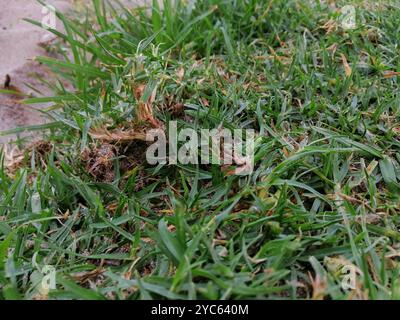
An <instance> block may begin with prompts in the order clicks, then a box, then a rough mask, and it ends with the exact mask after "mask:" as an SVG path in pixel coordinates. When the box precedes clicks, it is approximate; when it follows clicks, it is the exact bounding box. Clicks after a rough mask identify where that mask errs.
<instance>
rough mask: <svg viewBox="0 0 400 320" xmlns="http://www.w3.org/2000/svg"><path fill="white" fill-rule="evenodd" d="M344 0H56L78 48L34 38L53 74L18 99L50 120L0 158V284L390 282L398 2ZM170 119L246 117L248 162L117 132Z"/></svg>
mask: <svg viewBox="0 0 400 320" xmlns="http://www.w3.org/2000/svg"><path fill="white" fill-rule="evenodd" d="M345 4H349V3H348V1H346V2H344V1H338V2H335V4H333V5H329V4H328V2H325V1H321V2H319V1H307V0H301V1H294V0H290V1H278V0H275V1H273V0H271V1H255V0H235V1H233V0H205V1H187V2H184V1H178V2H173V1H168V0H165V1H164V2H163V4H162V5H161V6H160V5H159V4H158V3H157V1H153V4H152V6H151V7H150V8H142V7H139V8H135V9H132V10H131V9H127V8H126V7H124V6H122V5H119V4H118V2H117V1H113V2H112V3H108V2H107V3H106V4H103V3H102V2H101V1H98V0H94V1H93V6H91V8H89V9H88V11H87V12H81V13H79V14H77V15H75V16H72V17H65V16H64V15H63V14H61V13H58V21H59V22H62V23H63V25H64V29H65V32H64V33H60V32H57V31H55V30H53V32H54V33H55V34H56V35H58V36H59V37H60V43H59V46H60V47H61V48H62V47H66V48H69V50H70V52H71V53H72V54H71V55H68V54H65V52H66V50H61V51H60V52H62V53H64V57H63V58H60V59H55V58H48V57H42V58H38V61H40V62H42V63H43V64H46V65H47V66H49V67H50V68H51V69H53V70H54V77H57V78H59V79H60V81H59V82H57V83H56V84H55V85H54V86H53V92H54V96H52V97H35V98H29V99H27V100H25V103H27V104H34V103H39V102H43V101H46V102H48V101H50V102H53V106H52V107H51V108H49V110H47V112H48V114H49V116H50V117H51V119H52V122H50V123H47V124H46V125H44V126H36V127H33V128H22V129H19V130H24V129H38V130H44V131H43V140H41V141H40V142H37V143H34V144H33V145H31V146H30V147H28V148H25V149H24V152H22V153H20V154H18V155H17V156H14V157H12V161H11V160H10V159H8V161H5V160H7V159H5V158H6V155H5V154H3V155H2V158H1V161H0V163H2V166H1V168H0V288H1V293H0V297H1V298H2V299H12V298H21V299H43V298H45V299H46V298H48V299H153V298H161V299H253V298H268V299H399V298H400V282H399V279H400V278H399V275H400V264H399V255H400V251H399V250H400V245H399V244H400V231H399V225H400V183H399V181H400V122H399V117H400V108H399V105H400V96H399V78H398V72H400V59H399V48H398V34H399V32H400V3H399V2H398V1H385V2H383V1H382V2H381V3H378V4H376V3H375V2H372V1H371V2H369V1H368V2H366V1H354V2H353V5H354V7H355V8H356V15H357V21H356V22H357V23H356V28H355V29H351V30H344V29H343V28H342V26H341V22H340V19H341V14H340V8H341V7H342V5H345ZM160 8H162V9H160ZM31 22H32V23H36V24H37V22H34V21H31ZM61 80H62V81H61ZM65 80H67V81H70V82H71V83H72V84H73V85H74V88H75V91H73V92H70V91H68V90H66V89H65V88H64V87H63V84H62V83H63V81H65ZM152 92H155V93H156V94H155V96H153V98H154V99H152V105H151V107H152V110H151V114H147V118H146V117H145V118H143V114H141V106H142V105H143V103H144V102H145V101H147V99H148V98H149V97H150V95H151V94H152ZM143 119H144V120H143ZM146 119H147V121H146ZM171 119H175V120H177V121H178V126H179V127H180V128H184V127H191V128H195V129H196V130H200V128H216V127H218V126H219V125H221V124H222V125H223V126H225V127H227V128H230V129H235V128H253V129H255V130H256V132H257V140H256V149H255V170H254V172H253V173H252V174H250V175H248V176H245V177H240V176H233V175H227V174H225V172H224V171H223V170H222V169H221V168H220V167H219V166H217V165H210V166H204V165H199V166H195V165H183V164H177V165H158V166H150V165H148V164H147V163H146V161H145V160H144V156H143V155H144V152H145V148H146V144H145V143H144V142H143V141H140V140H134V139H133V138H129V137H131V136H132V135H131V134H132V133H133V132H137V131H138V130H147V129H148V128H149V126H150V125H149V123H150V122H151V121H156V122H154V123H159V124H160V123H167V121H169V120H171ZM150 120H151V121H150ZM112 134H114V138H112ZM110 135H111V138H110ZM118 135H119V136H118ZM121 136H124V137H126V136H128V138H126V139H125V140H123V139H119V138H121ZM118 137H119V138H118ZM122 140H123V141H122ZM8 158H9V157H8ZM45 265H50V266H53V267H54V268H55V270H56V275H57V278H56V288H55V289H54V290H50V291H47V290H43V288H40V283H41V280H42V277H43V270H42V268H43V266H45ZM349 266H350V268H353V269H354V270H356V271H357V278H356V283H355V285H356V286H355V288H354V289H353V290H347V291H346V290H343V288H342V286H341V283H342V281H343V277H344V276H345V274H344V273H343V270H344V269H343V268H344V267H349Z"/></svg>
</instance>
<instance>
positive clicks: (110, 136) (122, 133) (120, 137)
mask: <svg viewBox="0 0 400 320" xmlns="http://www.w3.org/2000/svg"><path fill="white" fill-rule="evenodd" d="M89 134H90V136H91V137H92V138H94V139H98V140H102V141H105V142H126V141H133V140H142V141H146V132H144V131H138V130H135V129H129V130H122V129H116V130H113V131H108V130H107V129H104V128H96V129H92V130H90V132H89Z"/></svg>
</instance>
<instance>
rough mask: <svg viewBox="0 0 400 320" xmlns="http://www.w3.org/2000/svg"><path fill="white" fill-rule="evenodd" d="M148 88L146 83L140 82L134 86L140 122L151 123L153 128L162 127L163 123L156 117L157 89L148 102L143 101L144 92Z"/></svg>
mask: <svg viewBox="0 0 400 320" xmlns="http://www.w3.org/2000/svg"><path fill="white" fill-rule="evenodd" d="M145 89H146V85H145V84H140V85H138V86H136V87H135V88H134V91H135V97H136V99H137V100H138V110H137V117H138V120H139V122H143V123H149V124H150V125H151V126H152V127H153V128H160V127H162V123H161V122H160V121H158V120H157V119H156V118H154V114H153V103H154V100H155V98H156V89H154V90H153V92H152V93H151V95H150V97H149V99H148V100H147V101H146V102H143V101H141V98H142V96H143V92H144V90H145Z"/></svg>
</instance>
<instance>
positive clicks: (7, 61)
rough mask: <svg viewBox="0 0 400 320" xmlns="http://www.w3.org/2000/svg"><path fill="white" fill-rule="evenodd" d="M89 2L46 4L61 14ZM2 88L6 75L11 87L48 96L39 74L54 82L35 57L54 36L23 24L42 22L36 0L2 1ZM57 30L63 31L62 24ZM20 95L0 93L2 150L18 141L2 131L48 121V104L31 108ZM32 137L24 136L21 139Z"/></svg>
mask: <svg viewBox="0 0 400 320" xmlns="http://www.w3.org/2000/svg"><path fill="white" fill-rule="evenodd" d="M89 2H90V1H89V0H48V1H47V3H48V4H50V5H52V6H54V7H55V8H57V10H60V11H62V12H66V11H68V10H69V9H72V8H74V7H75V8H76V7H78V6H79V5H81V4H82V3H85V4H87V3H89ZM122 2H123V3H124V4H125V5H127V6H130V7H133V6H137V5H144V4H145V5H149V4H150V3H149V2H150V1H149V0H124V1H122ZM0 8H1V9H0V89H3V88H4V82H5V80H6V76H7V75H9V76H10V78H11V86H12V88H14V89H15V88H16V89H18V90H19V91H22V92H23V93H27V94H30V93H33V90H32V89H31V88H29V86H27V85H26V84H29V85H30V86H33V87H35V89H39V90H40V91H41V92H43V93H45V94H47V93H49V92H48V90H47V88H46V87H45V86H44V85H43V84H42V83H41V82H40V81H38V80H37V75H39V76H41V77H45V78H46V79H47V80H49V79H50V80H51V79H54V78H55V77H54V76H52V74H51V72H50V71H49V70H47V69H46V68H45V67H44V66H42V65H40V64H39V63H37V62H36V61H34V57H36V56H44V55H47V52H46V50H45V49H44V48H43V46H41V45H40V44H41V43H46V42H49V41H51V40H52V39H53V38H54V36H53V35H52V34H51V33H50V32H48V31H46V30H44V29H42V28H39V27H37V26H34V25H33V24H30V23H28V22H26V21H23V19H24V18H31V19H33V20H37V21H42V19H43V17H44V16H45V15H46V12H45V11H43V7H42V6H41V5H40V4H39V3H38V2H37V1H36V0H0ZM56 27H57V29H59V30H62V25H61V22H60V21H57V24H56ZM20 99H21V96H13V95H9V94H1V93H0V147H1V145H2V144H3V143H7V142H9V141H11V140H15V138H16V135H7V136H4V135H2V134H1V131H4V130H10V129H14V128H18V127H24V126H29V125H36V124H42V123H44V122H45V121H46V118H45V116H44V115H43V113H41V112H40V111H38V110H40V109H41V108H43V107H44V106H47V105H35V106H28V105H23V104H21V103H20V102H19V100H20ZM26 135H29V136H32V134H31V133H24V134H21V135H20V136H26Z"/></svg>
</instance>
